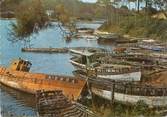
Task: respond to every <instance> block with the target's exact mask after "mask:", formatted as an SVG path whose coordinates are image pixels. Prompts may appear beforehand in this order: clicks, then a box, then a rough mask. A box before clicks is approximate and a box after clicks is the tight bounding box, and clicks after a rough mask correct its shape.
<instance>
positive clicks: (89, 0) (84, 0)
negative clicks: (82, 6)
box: [82, 0, 97, 2]
mask: <svg viewBox="0 0 167 117" xmlns="http://www.w3.org/2000/svg"><path fill="white" fill-rule="evenodd" d="M82 1H83V2H96V1H97V0H82Z"/></svg>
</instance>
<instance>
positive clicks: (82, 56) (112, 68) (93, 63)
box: [70, 51, 141, 81]
mask: <svg viewBox="0 0 167 117" xmlns="http://www.w3.org/2000/svg"><path fill="white" fill-rule="evenodd" d="M75 53H77V54H78V56H74V57H73V58H71V60H70V62H71V63H72V64H73V65H74V66H75V67H76V69H77V70H82V71H83V72H85V73H90V75H94V76H96V77H98V78H104V79H112V80H127V81H140V78H141V71H140V69H139V68H137V67H134V66H130V65H119V64H114V63H110V64H106V63H102V62H99V61H98V57H96V56H95V54H94V53H91V52H88V51H82V52H79V51H75Z"/></svg>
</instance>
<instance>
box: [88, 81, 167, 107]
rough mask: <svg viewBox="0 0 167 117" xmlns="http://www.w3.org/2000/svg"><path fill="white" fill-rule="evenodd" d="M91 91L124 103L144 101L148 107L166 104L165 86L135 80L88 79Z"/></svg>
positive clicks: (166, 91) (166, 92)
mask: <svg viewBox="0 0 167 117" xmlns="http://www.w3.org/2000/svg"><path fill="white" fill-rule="evenodd" d="M89 83H90V86H91V88H90V89H91V92H92V93H93V94H95V95H97V96H99V97H101V98H104V99H107V100H111V101H118V102H121V103H124V104H127V103H129V104H136V103H137V102H139V101H144V102H145V103H146V104H147V105H148V106H149V107H166V106H167V87H163V86H158V87H156V86H151V85H146V84H140V83H135V82H118V81H108V80H107V81H106V80H100V79H94V78H92V79H89Z"/></svg>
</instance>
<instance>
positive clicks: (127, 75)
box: [97, 71, 141, 81]
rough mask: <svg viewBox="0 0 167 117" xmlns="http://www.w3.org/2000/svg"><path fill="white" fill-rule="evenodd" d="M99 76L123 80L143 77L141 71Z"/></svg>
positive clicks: (100, 76)
mask: <svg viewBox="0 0 167 117" xmlns="http://www.w3.org/2000/svg"><path fill="white" fill-rule="evenodd" d="M97 77H99V78H104V79H112V80H123V81H140V80H141V79H140V78H141V72H140V71H138V72H130V73H123V74H115V75H109V74H106V75H97Z"/></svg>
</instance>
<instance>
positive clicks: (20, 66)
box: [0, 59, 86, 100]
mask: <svg viewBox="0 0 167 117" xmlns="http://www.w3.org/2000/svg"><path fill="white" fill-rule="evenodd" d="M30 67H31V63H30V62H29V61H25V60H23V59H19V60H15V61H13V62H12V64H11V66H10V67H9V68H5V67H2V66H1V67H0V83H2V84H4V85H6V86H9V87H11V88H14V89H17V90H20V91H24V92H27V93H31V94H35V93H36V91H37V90H45V91H47V90H62V91H63V93H64V95H65V96H67V97H68V98H69V99H72V100H77V99H79V98H80V94H81V92H82V90H83V89H84V86H85V83H86V81H85V80H83V79H78V78H75V77H70V76H58V75H48V74H42V73H30V72H29V70H30Z"/></svg>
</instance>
